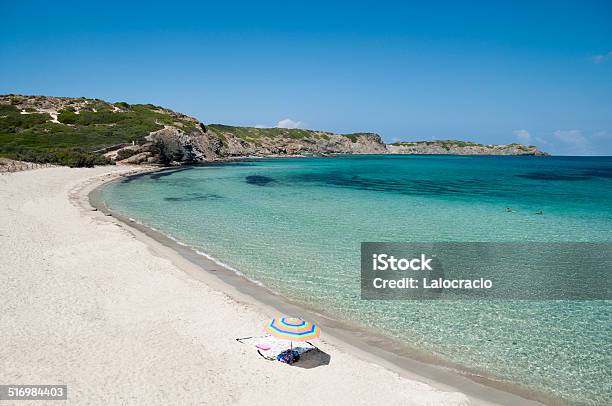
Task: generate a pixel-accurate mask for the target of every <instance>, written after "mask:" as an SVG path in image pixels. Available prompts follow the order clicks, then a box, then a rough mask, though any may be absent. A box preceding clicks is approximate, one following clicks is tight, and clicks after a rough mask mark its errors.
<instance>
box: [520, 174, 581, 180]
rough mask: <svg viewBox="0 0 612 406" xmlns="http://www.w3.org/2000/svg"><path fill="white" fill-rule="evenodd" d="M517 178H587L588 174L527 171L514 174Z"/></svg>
mask: <svg viewBox="0 0 612 406" xmlns="http://www.w3.org/2000/svg"><path fill="white" fill-rule="evenodd" d="M515 176H517V177H519V178H525V179H533V180H570V181H571V180H589V179H591V177H590V176H586V175H561V174H558V173H550V172H529V173H525V174H520V175H515Z"/></svg>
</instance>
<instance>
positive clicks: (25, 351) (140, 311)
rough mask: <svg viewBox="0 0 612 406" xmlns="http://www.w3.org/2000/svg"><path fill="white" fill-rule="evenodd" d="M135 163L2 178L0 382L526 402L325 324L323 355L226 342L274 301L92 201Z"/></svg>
mask: <svg viewBox="0 0 612 406" xmlns="http://www.w3.org/2000/svg"><path fill="white" fill-rule="evenodd" d="M135 170H137V169H135V168H133V167H126V166H117V167H97V168H93V169H70V168H65V167H57V168H44V169H36V170H31V171H24V172H18V173H11V174H3V175H0V254H1V255H0V286H2V287H1V288H0V289H1V291H0V292H1V294H0V308H1V309H2V313H1V315H0V342H2V345H1V346H0V366H1V367H0V384H41V383H45V384H67V385H68V403H69V404H215V405H218V404H230V403H232V404H233V403H237V404H267V405H270V404H287V398H291V404H295V405H302V404H303V405H306V404H313V402H316V403H321V404H334V405H344V404H346V405H353V404H388V405H468V404H491V403H497V402H499V403H502V404H535V402H531V401H527V400H524V399H522V398H520V397H517V396H514V395H510V394H506V393H505V392H501V391H497V390H495V389H491V388H486V387H484V386H482V396H479V395H478V393H480V389H481V388H480V387H479V385H478V384H477V383H470V384H468V383H466V382H467V380H466V379H463V380H462V378H460V377H457V378H456V379H454V381H453V382H445V381H444V380H442V381H434V380H432V379H431V378H429V377H424V376H420V375H419V374H418V373H414V372H413V373H411V372H410V371H398V370H397V369H396V368H393V367H392V366H391V365H390V364H388V363H387V362H386V361H385V360H384V359H382V358H381V359H376V357H375V356H372V355H371V354H370V355H369V354H367V353H366V352H364V351H360V350H359V349H358V348H355V347H354V346H352V345H350V344H347V343H345V342H344V341H342V340H341V339H338V338H337V337H333V336H326V335H325V333H326V330H325V326H323V339H322V340H319V341H317V345H318V346H319V347H320V348H321V350H322V351H324V352H325V353H326V354H328V355H329V356H330V360H329V364H328V365H322V366H319V367H316V368H311V369H307V368H300V367H297V366H288V365H284V364H281V363H278V362H269V361H266V360H264V359H262V358H261V357H259V356H258V354H257V353H256V352H255V350H254V349H253V348H252V347H249V346H246V345H243V344H240V343H238V342H237V341H236V340H235V338H238V337H245V336H252V335H258V334H262V333H263V330H262V326H263V323H264V322H265V320H266V319H268V318H270V317H274V316H278V315H279V313H278V311H277V310H275V309H274V308H273V307H272V306H269V305H267V304H265V303H259V302H257V301H254V300H252V299H249V298H248V297H246V296H245V295H244V294H243V293H241V292H238V291H236V290H234V289H232V288H231V286H230V285H227V284H224V282H223V281H222V280H219V279H218V278H215V277H214V276H211V275H209V276H206V275H203V274H205V272H202V270H198V269H195V268H196V266H195V265H194V264H193V263H191V262H189V261H188V260H187V259H185V258H182V257H181V256H180V255H178V254H177V253H176V252H174V251H173V250H171V249H169V248H168V247H166V246H164V245H163V244H160V243H159V242H156V241H155V240H153V239H151V238H149V237H148V236H147V235H145V234H144V233H142V232H141V231H139V230H136V229H134V228H132V227H129V226H126V225H125V224H123V223H121V222H120V221H118V220H117V219H115V218H113V217H111V216H107V215H105V214H104V213H102V212H101V211H97V210H94V209H93V208H92V207H91V206H90V203H89V200H88V193H89V192H90V191H91V190H92V189H93V188H95V187H96V186H98V185H100V184H101V183H103V182H105V181H108V180H110V179H113V178H116V177H117V176H119V175H122V174H127V173H130V172H132V171H135ZM196 274H197V275H198V277H194V275H196ZM430 375H431V374H430ZM449 376H450V373H449ZM469 382H471V381H469ZM463 384H465V385H466V388H467V389H469V390H465V391H464V390H463V389H462V386H461V385H463ZM468 385H469V388H468ZM496 401H497V402H496ZM24 404H25V403H24Z"/></svg>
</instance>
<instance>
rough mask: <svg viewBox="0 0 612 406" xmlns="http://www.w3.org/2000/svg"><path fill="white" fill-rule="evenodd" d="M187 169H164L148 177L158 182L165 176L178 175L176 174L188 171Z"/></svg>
mask: <svg viewBox="0 0 612 406" xmlns="http://www.w3.org/2000/svg"><path fill="white" fill-rule="evenodd" d="M188 169H189V168H188V167H185V168H180V169H165V170H162V171H159V172H154V173H152V174H151V175H149V177H150V178H151V179H153V180H159V179H161V178H163V177H165V176H170V175H172V174H175V173H178V172H183V171H186V170H188Z"/></svg>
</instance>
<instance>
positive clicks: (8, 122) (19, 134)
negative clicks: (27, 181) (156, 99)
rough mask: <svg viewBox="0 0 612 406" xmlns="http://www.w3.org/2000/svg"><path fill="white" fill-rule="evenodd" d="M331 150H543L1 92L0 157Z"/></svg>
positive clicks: (61, 159)
mask: <svg viewBox="0 0 612 406" xmlns="http://www.w3.org/2000/svg"><path fill="white" fill-rule="evenodd" d="M333 154H453V155H545V153H543V152H541V151H540V150H538V149H537V148H536V147H534V146H526V145H522V144H509V145H481V144H474V143H471V142H466V141H452V140H443V141H415V142H399V143H394V144H389V145H387V144H385V143H384V142H383V141H382V139H381V137H380V136H379V135H378V134H375V133H354V134H334V133H330V132H325V131H314V130H306V129H286V128H254V127H235V126H229V125H221V124H209V125H205V124H203V123H201V122H200V121H199V120H197V119H195V118H193V117H189V116H186V115H184V114H181V113H177V112H174V111H172V110H169V109H167V108H164V107H160V106H155V105H152V104H128V103H125V102H117V103H109V102H105V101H103V100H99V99H87V98H68V97H49V96H22V95H3V96H0V158H5V159H12V160H18V161H26V162H36V163H52V164H59V165H68V166H93V165H98V164H110V163H114V162H123V163H133V164H141V163H149V164H159V165H180V164H184V163H198V162H212V161H221V160H228V159H238V158H245V157H268V156H303V155H323V156H327V155H333Z"/></svg>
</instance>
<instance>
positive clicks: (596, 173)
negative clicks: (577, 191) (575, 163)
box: [582, 167, 612, 179]
mask: <svg viewBox="0 0 612 406" xmlns="http://www.w3.org/2000/svg"><path fill="white" fill-rule="evenodd" d="M582 174H583V175H585V176H593V177H597V178H606V179H612V167H608V168H606V167H602V168H589V169H586V170H584V171H582Z"/></svg>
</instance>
